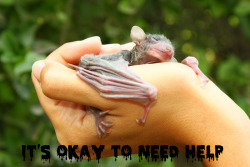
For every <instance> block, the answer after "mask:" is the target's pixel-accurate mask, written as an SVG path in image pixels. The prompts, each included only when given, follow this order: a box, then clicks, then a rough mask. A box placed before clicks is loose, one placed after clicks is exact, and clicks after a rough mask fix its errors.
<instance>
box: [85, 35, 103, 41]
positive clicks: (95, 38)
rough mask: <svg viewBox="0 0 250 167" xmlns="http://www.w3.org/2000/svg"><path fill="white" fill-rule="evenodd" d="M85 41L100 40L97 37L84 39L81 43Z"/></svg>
mask: <svg viewBox="0 0 250 167" xmlns="http://www.w3.org/2000/svg"><path fill="white" fill-rule="evenodd" d="M86 40H101V38H100V37H99V36H93V37H89V38H86V39H84V40H82V41H86Z"/></svg>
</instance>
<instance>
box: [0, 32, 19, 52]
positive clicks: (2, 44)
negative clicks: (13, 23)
mask: <svg viewBox="0 0 250 167" xmlns="http://www.w3.org/2000/svg"><path fill="white" fill-rule="evenodd" d="M0 49H2V50H3V51H12V52H13V53H18V50H19V45H18V41H17V38H15V36H14V34H13V33H12V31H10V30H6V31H4V32H3V33H2V35H1V37H0Z"/></svg>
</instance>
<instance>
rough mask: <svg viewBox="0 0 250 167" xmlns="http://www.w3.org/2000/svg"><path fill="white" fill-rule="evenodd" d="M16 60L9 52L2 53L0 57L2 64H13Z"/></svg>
mask: <svg viewBox="0 0 250 167" xmlns="http://www.w3.org/2000/svg"><path fill="white" fill-rule="evenodd" d="M18 60H19V58H18V57H17V56H16V55H15V54H14V53H12V52H11V51H6V52H4V53H3V54H2V55H1V57H0V61H1V62H3V63H14V62H17V61H18Z"/></svg>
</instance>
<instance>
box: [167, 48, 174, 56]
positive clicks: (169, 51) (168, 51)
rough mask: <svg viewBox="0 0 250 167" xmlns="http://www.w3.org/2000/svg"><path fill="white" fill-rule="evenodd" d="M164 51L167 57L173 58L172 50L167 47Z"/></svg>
mask: <svg viewBox="0 0 250 167" xmlns="http://www.w3.org/2000/svg"><path fill="white" fill-rule="evenodd" d="M166 51H167V53H168V54H169V56H171V57H172V56H173V53H174V51H173V49H172V48H170V47H167V48H166Z"/></svg>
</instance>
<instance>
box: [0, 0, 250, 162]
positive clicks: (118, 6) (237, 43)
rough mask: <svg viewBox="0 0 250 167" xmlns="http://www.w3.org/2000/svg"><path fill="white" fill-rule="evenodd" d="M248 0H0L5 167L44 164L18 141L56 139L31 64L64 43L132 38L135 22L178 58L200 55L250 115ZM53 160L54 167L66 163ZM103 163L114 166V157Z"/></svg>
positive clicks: (1, 154) (0, 152)
mask: <svg viewBox="0 0 250 167" xmlns="http://www.w3.org/2000/svg"><path fill="white" fill-rule="evenodd" d="M249 5H250V4H249V1H247V0H239V1H232V0H226V1H223V2H220V1H216V0H205V1H200V0H192V1H184V0H170V1H167V0H156V1H153V0H149V1H146V0H137V1H133V0H128V1H127V0H121V1H115V0H102V1H99V0H91V1H76V0H68V1H66V0H56V1H43V0H0V106H1V110H0V127H1V133H0V166H7V167H8V166H16V165H18V166H43V163H42V162H41V161H40V157H39V156H37V157H35V160H34V161H31V162H23V160H22V157H21V151H20V150H21V145H22V144H38V143H39V144H50V145H51V146H53V145H57V144H58V143H57V140H56V137H55V133H54V130H53V128H52V125H51V123H50V121H49V120H48V118H47V116H46V115H45V114H44V113H43V112H42V108H41V106H40V105H39V101H38V99H37V96H36V93H35V90H34V88H33V85H32V82H31V78H30V72H31V69H32V64H33V63H34V62H35V61H37V60H39V59H44V58H45V56H46V55H48V54H49V53H50V52H52V51H53V50H54V49H56V48H57V47H58V46H60V45H61V44H63V43H65V42H69V41H74V40H82V39H84V38H87V37H90V36H94V35H98V36H100V37H101V39H102V41H103V43H125V42H129V41H130V39H129V32H130V28H131V27H132V26H133V25H139V26H141V27H142V28H143V29H144V30H145V31H146V32H150V33H164V34H165V35H166V36H168V37H169V38H170V39H171V40H172V41H173V43H174V45H175V48H176V52H175V53H176V57H177V59H178V60H179V61H180V60H182V59H183V58H185V57H186V56H188V55H192V56H196V57H197V58H198V60H199V61H200V67H201V69H202V70H203V71H204V73H205V74H206V75H207V76H209V77H210V78H211V79H212V80H213V81H214V82H215V83H216V84H217V85H218V86H219V87H220V88H221V89H222V90H223V91H224V92H225V93H226V94H228V95H229V96H230V97H231V98H232V99H233V100H234V101H235V102H236V103H237V104H238V105H240V106H241V107H242V109H243V110H244V111H246V113H247V114H248V116H250V107H249V106H250V77H249V76H250V75H249V73H250V61H249V53H250V49H249V43H250V8H249ZM52 158H53V159H52V160H51V165H52V166H65V164H67V162H62V161H60V160H58V158H57V157H56V156H53V157H52ZM103 161H105V165H108V166H116V165H117V164H115V163H113V159H112V158H111V159H108V158H107V159H103ZM120 162H124V161H118V162H117V163H120ZM88 163H89V162H84V163H76V164H74V163H73V164H72V166H84V165H86V164H88ZM91 163H93V164H92V165H97V163H96V162H94V161H93V162H91ZM136 164H137V163H136V162H134V161H131V162H127V163H126V166H133V165H136ZM143 164H145V165H148V166H151V165H157V164H158V165H159V163H157V162H155V163H148V162H143ZM171 164H172V163H169V165H170V166H171ZM161 165H162V164H161ZM163 165H164V163H163ZM165 165H166V163H165Z"/></svg>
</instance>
